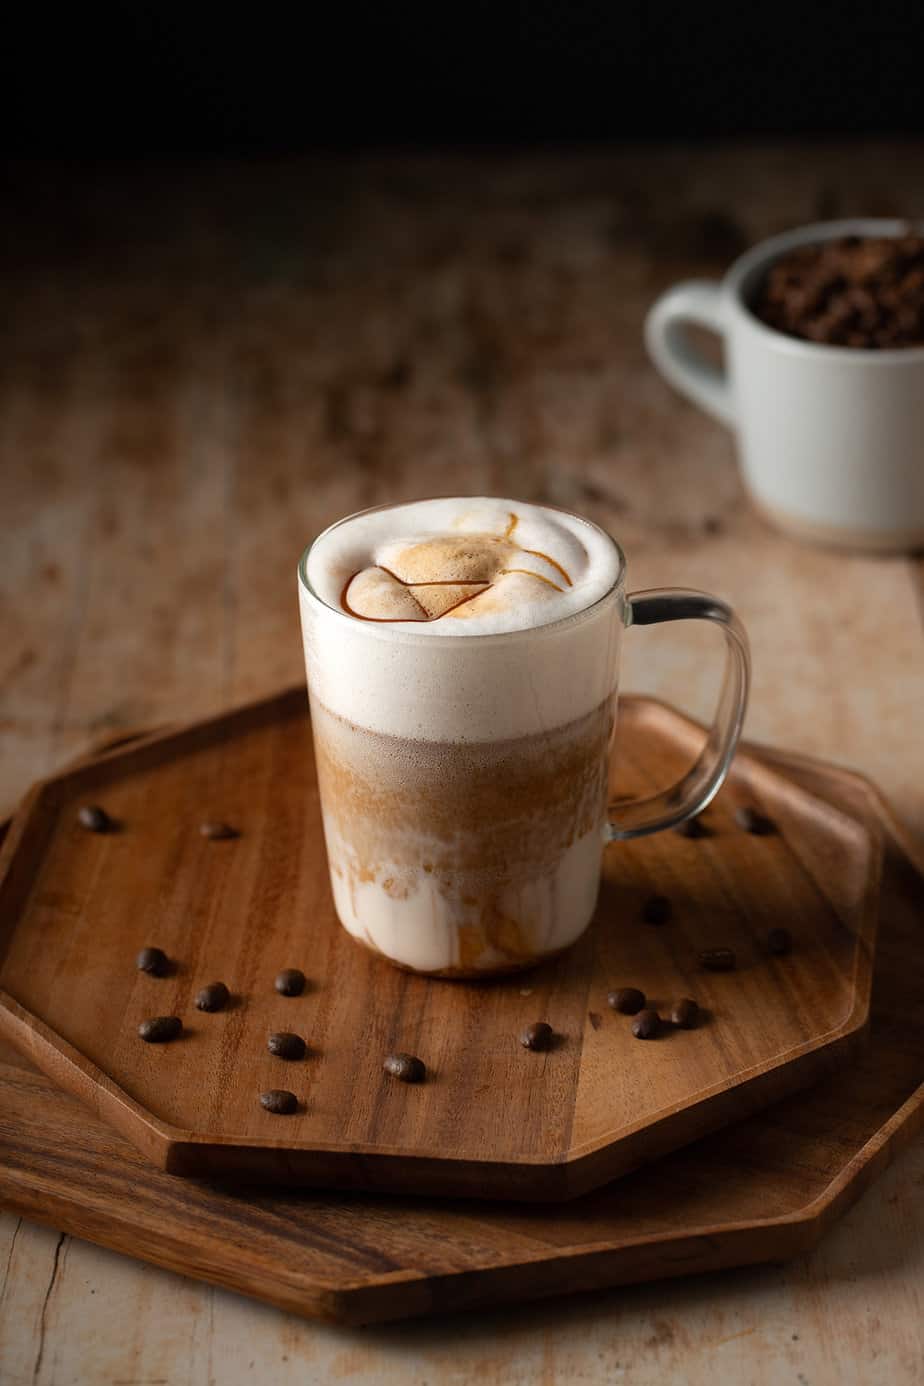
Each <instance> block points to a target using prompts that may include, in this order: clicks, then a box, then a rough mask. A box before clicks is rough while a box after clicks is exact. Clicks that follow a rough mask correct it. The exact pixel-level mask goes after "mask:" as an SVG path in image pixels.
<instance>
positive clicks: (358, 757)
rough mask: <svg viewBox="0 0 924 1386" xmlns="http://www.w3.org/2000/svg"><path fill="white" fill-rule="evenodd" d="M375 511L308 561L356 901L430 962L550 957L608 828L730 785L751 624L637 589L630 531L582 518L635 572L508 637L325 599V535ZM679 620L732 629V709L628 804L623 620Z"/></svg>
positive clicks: (335, 868) (312, 688)
mask: <svg viewBox="0 0 924 1386" xmlns="http://www.w3.org/2000/svg"><path fill="white" fill-rule="evenodd" d="M467 501H468V503H469V504H471V503H472V500H471V498H467ZM465 503H466V501H465V500H460V502H459V504H460V505H464V504H465ZM418 504H419V503H418ZM510 504H511V505H513V504H514V502H510ZM377 509H378V510H379V511H380V512H382V511H388V510H391V509H394V510H395V511H396V512H397V511H399V510H400V509H401V507H400V506H394V507H388V506H384V507H377ZM542 509H543V510H549V511H550V513H551V515H552V516H554V515H555V514H556V513H557V512H555V511H554V510H552V509H551V508H550V507H542ZM372 513H373V512H369V511H363V512H361V514H362V515H363V516H367V515H370V514H372ZM358 518H359V516H356V515H354V516H349V517H348V518H346V519H344V520H341V521H339V522H338V523H337V524H336V525H332V526H331V527H330V529H328V530H325V532H324V534H322V535H321V536H319V538H318V539H317V540H315V542H314V544H313V545H311V546H310V547H309V548H308V549H307V550H306V552H305V553H304V554H303V556H302V559H301V561H300V563H299V570H298V572H299V584H298V585H299V603H300V610H301V621H302V632H303V637H304V646H305V663H306V670H307V677H308V693H309V701H310V706H311V720H312V729H313V734H314V744H315V755H316V762H317V771H318V784H319V789H320V796H321V810H322V816H323V821H324V834H325V840H326V844H327V855H328V864H329V867H330V873H331V885H332V889H333V896H334V904H335V907H336V910H337V915H338V917H339V919H340V922H341V923H342V924H343V926H344V928H345V929H346V930H347V931H348V932H349V933H350V934H351V935H352V936H353V937H354V938H355V939H356V940H357V941H358V942H360V943H362V944H365V945H366V946H367V947H368V948H371V949H372V950H374V951H375V952H377V953H379V954H381V955H383V956H384V957H386V958H388V959H389V960H390V961H391V962H393V963H395V964H397V965H398V966H400V967H404V968H407V969H410V970H411V971H414V972H419V973H424V974H428V975H432V976H446V977H451V976H455V977H483V976H489V975H491V974H494V973H502V972H508V971H515V970H519V969H522V968H525V967H530V966H533V965H534V964H536V963H538V962H541V961H542V960H543V959H545V958H548V957H551V956H553V955H555V954H556V953H559V952H561V951H562V950H563V949H565V948H567V947H568V946H569V945H570V944H572V943H573V942H574V941H575V940H576V939H577V938H579V937H580V935H581V934H582V933H583V932H584V930H585V929H586V928H587V926H588V924H589V923H590V920H591V917H592V915H593V913H594V909H595V906H596V900H597V894H598V891H599V885H600V876H601V867H602V854H603V849H604V847H605V846H606V844H607V843H610V842H616V841H625V840H627V839H629V838H634V837H640V836H643V835H645V834H648V833H655V832H660V831H661V830H662V829H665V828H672V827H676V825H677V824H679V823H681V822H683V821H684V819H686V818H689V817H691V816H692V815H693V814H695V813H698V812H699V811H700V810H702V809H703V808H704V807H705V806H706V805H707V804H708V803H709V802H710V800H711V799H712V798H713V796H714V795H715V793H716V792H717V790H718V789H719V787H720V786H721V784H722V782H723V780H724V779H725V776H726V773H727V771H728V766H729V764H730V762H731V759H732V756H733V755H734V751H735V747H736V745H737V741H738V736H739V733H740V730H741V724H742V721H743V718H744V713H745V708H746V705H747V696H748V685H749V654H748V643H747V636H746V634H745V632H744V629H743V627H742V626H741V624H740V622H739V621H738V619H737V617H736V616H735V615H734V613H733V612H732V610H731V609H730V608H729V607H728V606H727V605H726V604H725V603H724V602H723V601H721V600H719V598H717V597H712V596H708V595H706V594H705V593H701V592H693V591H687V590H684V589H660V590H654V591H648V592H639V593H634V594H630V595H627V594H626V591H625V573H626V564H625V558H624V556H623V554H622V551H621V550H620V548H619V546H618V545H617V544H616V543H615V542H614V541H613V540H612V539H611V538H610V537H609V536H608V535H604V534H603V531H602V530H599V529H598V527H597V526H595V525H591V523H590V521H587V520H582V519H580V517H570V518H571V519H572V521H573V522H576V523H577V524H578V525H587V526H589V528H590V529H592V530H593V531H595V533H596V535H597V536H602V537H603V539H604V541H605V543H606V544H607V545H611V546H612V548H611V556H612V559H613V560H614V568H615V572H616V577H615V580H614V581H613V583H612V585H611V586H610V587H609V590H608V591H606V592H605V594H604V595H603V596H602V597H600V598H598V599H597V600H595V601H593V602H592V604H590V605H588V606H587V607H585V608H584V609H583V610H578V611H576V612H573V613H571V614H569V615H566V616H564V617H563V618H561V619H559V620H556V621H553V622H551V623H549V624H545V625H535V626H531V627H529V628H527V629H520V630H513V631H505V632H502V633H499V634H472V635H468V634H462V635H458V634H456V635H440V634H437V633H435V632H433V631H430V632H428V633H426V634H421V633H419V632H416V631H414V630H413V629H409V623H408V622H406V621H401V622H400V623H399V624H395V623H393V622H389V621H376V620H368V619H363V618H361V617H357V616H355V615H351V614H349V612H348V611H347V609H346V608H345V607H344V606H343V605H342V603H341V604H338V605H337V606H334V605H333V604H332V603H330V602H328V601H325V600H323V599H322V598H321V597H320V596H319V595H318V593H317V591H315V590H314V589H313V588H312V585H311V583H310V582H309V577H308V570H309V559H310V556H311V554H312V553H313V552H314V551H315V550H316V549H317V546H318V545H321V544H323V543H324V541H325V540H326V539H327V538H328V536H331V535H333V534H334V532H335V531H340V530H341V529H342V527H345V526H349V525H350V524H351V523H353V522H354V521H355V520H357V519H358ZM339 537H340V538H342V537H343V536H342V535H341V536H339ZM594 542H595V543H596V542H598V541H597V540H595V541H594ZM677 620H703V621H713V622H715V623H716V624H717V625H719V626H720V627H721V629H722V631H723V633H724V635H725V639H726V652H727V653H726V669H725V678H724V682H723V686H722V690H721V693H720V696H719V703H718V709H717V712H716V716H715V721H714V722H713V725H712V727H711V729H710V731H709V734H708V736H707V739H706V743H705V745H704V747H703V749H702V752H701V754H700V756H699V759H698V760H697V761H696V762H695V764H694V765H693V766H692V767H691V769H690V770H689V771H688V772H687V774H685V775H684V776H683V778H682V779H681V780H680V781H678V783H677V784H674V785H672V786H670V787H669V788H667V789H664V790H662V791H661V792H660V793H658V794H655V795H653V796H651V797H649V798H645V799H640V800H636V801H633V802H630V803H622V804H620V805H619V808H618V813H617V814H616V815H615V816H614V815H613V814H612V813H608V807H607V805H608V793H607V789H608V782H609V761H610V752H611V749H612V738H613V731H614V726H615V717H616V696H617V682H618V673H619V653H620V644H621V639H622V634H623V631H624V630H625V629H626V628H627V627H629V626H647V625H654V624H656V623H660V622H662V621H677Z"/></svg>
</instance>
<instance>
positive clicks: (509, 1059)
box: [0, 689, 881, 1199]
mask: <svg viewBox="0 0 924 1386" xmlns="http://www.w3.org/2000/svg"><path fill="white" fill-rule="evenodd" d="M703 736H704V733H703V732H702V731H701V730H700V729H699V728H697V727H696V726H695V725H694V724H692V723H690V722H687V721H686V720H685V719H684V718H682V717H680V716H679V715H678V714H676V713H675V712H673V711H672V710H671V709H669V708H668V707H666V706H665V705H663V704H656V703H652V702H650V701H648V700H638V699H635V700H633V699H628V700H626V701H625V702H624V703H623V705H622V707H621V708H620V714H619V726H618V734H617V744H616V748H615V752H614V757H613V763H612V774H611V781H612V788H613V792H614V793H615V794H618V795H619V796H620V797H625V796H643V795H646V794H649V793H651V792H653V791H655V790H656V789H657V788H658V787H660V786H663V785H666V784H670V783H673V782H675V781H676V780H677V779H678V778H679V777H680V776H681V775H682V773H683V772H684V770H685V768H686V767H687V766H688V765H689V764H691V763H692V761H693V759H694V758H695V756H696V754H697V753H698V751H699V749H700V747H701V744H702V740H703ZM830 774H831V780H832V783H831V785H830V786H829V791H830V792H829V793H828V794H827V795H826V796H825V797H824V798H819V797H818V796H815V795H808V794H804V793H802V792H801V791H799V789H798V788H797V787H796V786H794V785H793V783H792V782H791V781H790V780H787V779H785V778H783V777H780V776H778V775H776V774H775V773H774V772H773V771H770V770H768V769H767V768H766V767H765V766H762V765H761V764H760V763H759V762H757V761H754V760H753V759H752V758H750V757H749V756H747V755H746V754H743V753H742V754H739V756H738V757H737V758H736V761H735V764H734V767H733V771H732V774H731V776H730V780H729V783H728V785H727V787H726V788H725V789H723V791H722V792H721V793H720V795H719V797H718V800H717V801H716V803H715V804H714V805H713V806H712V807H711V808H710V810H709V812H708V813H707V814H706V815H704V817H703V819H702V820H701V821H702V822H703V824H704V825H705V828H704V831H705V832H706V833H707V834H708V835H707V836H703V837H701V838H697V839H690V838H687V837H684V836H682V835H680V834H679V833H662V834H660V835H656V836H653V837H648V838H642V839H639V840H637V841H635V842H630V843H620V844H613V845H612V846H611V847H609V848H608V849H607V850H606V852H605V853H602V852H601V857H602V870H603V880H602V884H601V891H600V903H599V906H598V908H597V911H596V913H595V916H594V919H593V921H592V923H591V926H590V928H589V929H588V931H587V932H586V934H585V935H584V936H583V938H581V939H580V940H579V942H578V943H577V944H576V945H575V946H574V947H573V948H571V949H569V950H568V952H567V953H566V954H565V955H564V956H563V957H562V958H560V959H556V960H555V961H553V962H549V963H546V964H544V965H543V966H541V967H539V968H535V969H533V970H532V971H531V972H529V973H528V974H519V975H516V976H514V977H512V978H505V979H497V980H493V981H486V982H478V983H463V982H458V983H447V982H444V981H439V980H436V981H434V980H433V979H427V978H422V977H415V976H409V975H408V974H406V973H405V972H402V971H399V970H398V969H397V968H395V967H392V966H391V965H390V964H389V963H388V962H386V961H385V960H384V959H382V958H378V957H376V956H374V955H372V954H370V953H369V952H367V951H365V950H361V949H359V948H357V946H356V945H355V943H354V942H353V941H352V940H351V939H350V937H349V935H348V934H346V932H345V931H344V930H343V929H342V928H341V927H340V926H339V924H338V921H337V918H336V915H335V913H334V910H333V903H332V900H331V896H330V890H329V886H328V874H327V862H326V857H325V853H324V840H323V833H322V827H321V820H320V810H319V800H318V790H317V783H316V779H315V771H314V758H313V754H312V745H311V735H310V730H309V726H308V717H307V704H306V698H305V695H304V693H303V691H302V690H300V689H295V690H292V691H289V692H286V693H283V694H281V695H279V696H278V697H276V698H273V699H269V700H262V701H260V702H257V703H255V704H252V705H250V706H248V707H245V708H243V709H241V710H240V711H238V712H235V713H231V714H227V715H226V716H224V717H222V718H218V719H211V720H207V721H205V722H201V723H198V724H195V725H193V726H191V727H189V728H186V729H184V730H181V731H175V732H168V733H166V734H164V735H161V736H159V737H154V738H148V739H144V740H142V741H141V742H139V743H136V744H132V745H129V746H123V747H121V748H117V749H115V750H112V751H110V752H108V753H105V754H104V755H102V756H101V757H99V758H98V759H97V760H94V761H89V762H88V761H84V762H82V763H81V764H80V765H79V766H78V767H76V768H75V769H72V770H70V771H67V772H65V773H64V774H63V775H61V776H57V777H55V778H52V779H50V780H47V781H46V782H45V783H44V785H43V786H41V787H39V788H38V789H37V790H35V791H34V792H33V793H32V794H31V795H30V796H29V798H28V800H27V802H26V804H25V805H24V807H23V809H22V810H21V812H20V813H19V814H18V815H17V816H16V818H15V819H14V821H13V824H12V827H11V829H10V832H9V835H8V838H7V841H6V843H5V844H4V848H3V853H2V858H0V921H2V934H0V958H2V960H0V988H2V990H0V1033H3V1034H5V1035H6V1036H7V1037H8V1038H9V1039H11V1040H12V1041H13V1042H14V1043H15V1044H17V1045H18V1046H19V1047H20V1048H21V1049H22V1050H23V1051H24V1052H25V1053H26V1054H28V1055H29V1056H30V1057H32V1058H34V1060H35V1062H36V1063H38V1064H39V1066H40V1067H41V1068H43V1069H44V1071H45V1072H47V1073H48V1074H49V1076H51V1077H52V1078H53V1079H54V1080H55V1081H57V1082H58V1083H60V1084H62V1085H63V1086H65V1087H66V1088H67V1089H68V1090H70V1091H72V1092H74V1093H75V1094H76V1095H77V1096H79V1097H82V1098H83V1099H84V1100H85V1101H87V1102H88V1103H89V1104H90V1106H91V1107H92V1109H93V1110H94V1111H96V1112H97V1113H98V1114H99V1115H100V1116H102V1117H103V1118H104V1119H105V1120H107V1121H109V1122H111V1123H112V1124H113V1125H114V1126H115V1128H116V1129H117V1130H118V1131H120V1132H121V1133H122V1134H124V1135H126V1136H127V1137H128V1138H129V1139H130V1140H131V1141H133V1142H134V1143H135V1144H136V1145H137V1146H138V1148H139V1149H140V1150H141V1151H142V1152H143V1153H144V1154H146V1155H147V1156H148V1158H149V1159H151V1160H152V1161H154V1162H155V1163H156V1164H157V1165H159V1166H160V1167H161V1168H163V1169H166V1170H168V1171H169V1172H171V1173H174V1174H186V1175H199V1176H204V1175H224V1176H228V1175H232V1176H235V1177H243V1178H247V1179H255V1180H261V1179H262V1180H266V1181H267V1182H269V1183H297V1184H303V1185H308V1186H314V1187H318V1186H320V1187H325V1186H334V1187H338V1188H367V1189H380V1190H381V1189H390V1190H394V1191H398V1192H405V1193H407V1192H411V1193H417V1194H424V1193H427V1194H443V1195H447V1196H451V1197H479V1198H501V1199H504V1198H517V1199H562V1198H571V1197H574V1196H576V1195H578V1194H581V1193H585V1192H587V1191H588V1190H589V1189H593V1188H598V1187H600V1185H602V1184H604V1183H606V1182H607V1181H608V1180H610V1179H613V1178H617V1177H618V1176H620V1175H622V1174H625V1173H626V1171H627V1170H630V1169H634V1168H636V1167H637V1166H639V1165H640V1164H642V1163H644V1162H646V1161H648V1160H650V1159H652V1158H655V1157H657V1156H658V1155H662V1154H663V1153H664V1152H665V1151H667V1150H671V1149H674V1148H676V1147H677V1146H678V1145H682V1144H685V1143H686V1142H688V1141H690V1140H695V1139H696V1138H697V1137H699V1136H701V1135H703V1134H704V1133H705V1132H707V1131H711V1130H714V1129H715V1128H716V1127H718V1126H721V1125H723V1124H724V1123H726V1122H727V1121H729V1120H737V1119H740V1118H741V1117H743V1116H745V1115H747V1114H748V1113H750V1112H752V1111H754V1110H756V1109H757V1108H759V1107H761V1106H765V1105H766V1104H767V1103H768V1102H773V1101H776V1100H777V1099H778V1098H780V1097H781V1096H784V1095H786V1094H787V1093H789V1092H792V1091H795V1090H796V1089H798V1088H801V1087H805V1086H808V1085H809V1084H810V1083H812V1082H814V1081H817V1079H818V1078H819V1077H820V1076H821V1075H823V1074H826V1073H829V1072H830V1071H832V1069H833V1068H835V1067H836V1066H842V1065H843V1064H844V1063H845V1062H849V1061H850V1060H851V1058H852V1057H853V1056H854V1055H855V1054H856V1053H857V1052H858V1051H859V1049H860V1047H861V1042H862V1040H863V1038H864V1035H865V1030H866V1025H867V1020H868V1014H869V992H870V985H871V979H872V959H873V948H874V941H875V932H876V924H877V921H878V918H879V898H878V896H879V877H880V869H881V861H880V856H881V844H880V840H879V839H880V834H879V830H878V825H877V823H876V822H875V820H872V819H870V817H869V815H865V816H864V815H860V816H859V817H853V816H851V815H850V813H849V812H844V811H842V810H840V809H839V808H838V807H837V805H836V804H834V805H832V804H831V803H830V802H829V801H830V800H831V799H832V798H836V785H837V780H838V776H839V772H837V771H836V770H832V771H831V772H830ZM842 778H845V779H846V778H849V777H847V776H842ZM87 803H93V804H102V805H103V806H104V808H105V810H106V812H107V813H108V814H109V816H110V818H111V820H112V822H113V824H114V825H115V830H114V831H110V832H103V833H91V832H87V831H86V829H85V828H83V827H82V826H81V824H80V822H79V818H78V810H79V808H80V807H81V805H85V804H87ZM742 806H749V807H752V808H755V809H757V810H759V811H760V812H762V813H764V814H767V815H769V816H770V818H771V820H772V823H773V824H774V825H775V828H776V830H775V831H773V832H771V833H770V834H768V835H755V834H752V833H748V832H745V831H744V830H743V829H742V828H741V827H740V826H739V825H738V824H737V823H736V821H735V812H736V810H737V809H739V808H741V807H742ZM216 819H217V820H219V821H223V822H226V823H228V824H230V825H232V827H233V828H234V830H235V832H236V833H237V836H235V837H233V838H228V839H227V840H218V841H214V840H209V839H207V838H205V837H203V836H202V834H201V833H200V831H199V826H200V824H201V822H203V821H209V820H212V821H214V820H216ZM656 894H661V895H663V896H666V898H667V899H668V900H670V902H671V905H672V909H673V915H672V918H671V919H670V920H669V921H668V922H666V923H662V924H660V925H655V924H650V923H645V922H644V909H645V904H646V901H647V900H649V899H650V898H651V897H652V896H653V895H656ZM782 920H785V921H786V923H787V926H788V927H789V928H790V930H791V932H792V935H793V939H794V947H793V951H792V953H791V954H789V955H788V956H786V957H782V958H779V957H773V956H772V955H771V954H770V952H769V949H768V946H767V935H768V933H769V931H770V929H772V928H773V927H775V926H776V925H778V924H779V922H780V921H782ZM151 944H154V945H156V946H157V947H160V948H162V949H163V950H164V951H165V952H166V954H167V957H168V958H169V959H171V960H172V964H173V965H172V972H171V975H168V976H164V977H151V976H149V975H148V974H146V973H144V972H140V971H138V970H137V969H136V967H135V958H136V956H137V954H138V953H139V951H140V950H141V949H142V948H144V947H145V946H148V945H151ZM719 946H721V947H725V948H731V949H732V950H734V952H735V954H736V957H737V959H738V963H737V966H736V968H735V970H734V971H733V972H719V973H717V972H710V971H706V970H705V969H703V968H702V967H701V966H699V963H698V958H699V954H700V952H701V950H703V949H708V948H715V947H719ZM284 966H287V967H291V966H297V967H300V968H301V969H302V970H303V971H304V972H305V973H306V975H307V976H308V977H309V979H310V982H309V986H308V987H307V988H306V992H305V994H304V995H303V996H301V997H281V996H280V995H279V994H278V993H277V992H276V991H275V989H274V987H273V978H274V976H275V975H276V973H277V972H278V971H279V970H280V969H281V968H282V967H284ZM216 979H220V980H222V981H224V982H225V983H226V985H227V986H228V987H229V988H230V991H231V998H232V999H231V1002H230V1003H229V1005H228V1007H227V1008H226V1009H225V1010H223V1011H222V1012H220V1013H216V1014H206V1013H204V1012H201V1011H197V1010H196V1009H195V1006H194V998H195V996H196V993H197V992H198V991H199V989H200V988H201V987H202V986H204V985H206V984H207V983H208V982H210V981H214V980H216ZM627 985H632V986H638V987H640V988H641V989H642V990H643V992H644V993H645V995H646V996H647V998H648V999H649V1003H650V1004H651V1005H653V1006H656V1007H658V1008H660V1011H661V1013H662V1014H663V1016H664V1019H665V1026H664V1030H663V1033H662V1034H661V1035H660V1036H659V1037H658V1038H657V1039H655V1040H652V1041H651V1042H648V1043H640V1042H639V1041H638V1040H636V1039H635V1038H634V1037H633V1035H632V1031H631V1022H630V1020H629V1019H628V1018H627V1017H625V1016H619V1015H617V1014H615V1013H614V1012H613V1011H612V1010H611V1009H610V1008H609V1007H608V1005H607V1003H606V997H607V993H608V992H609V991H611V990H613V989H616V988H618V987H620V986H627ZM683 996H693V997H694V998H695V999H696V1000H697V1002H698V1003H699V1005H700V1006H701V1007H702V1011H703V1020H702V1023H701V1024H700V1025H698V1026H697V1028H696V1029H695V1030H693V1031H689V1032H686V1031H682V1030H673V1029H672V1028H671V1027H670V1026H669V1024H667V1018H668V1016H669V1014H670V1009H671V1006H672V1005H673V1003H674V1002H675V1001H676V1000H677V999H679V998H680V997H683ZM152 1015H168V1016H178V1017H180V1018H182V1022H183V1033H182V1035H181V1036H180V1038H179V1039H178V1040H176V1041H174V1042H173V1043H170V1044H163V1045H157V1046H153V1045H146V1044H144V1043H143V1042H142V1041H141V1039H140V1038H139V1035H138V1026H139V1024H140V1023H141V1022H142V1021H144V1020H145V1019H148V1018H150V1017H151V1016H152ZM535 1019H542V1020H544V1021H547V1022H548V1023H550V1024H551V1026H552V1028H553V1031H554V1033H555V1037H556V1039H555V1044H554V1047H553V1049H552V1050H551V1052H549V1053H547V1054H532V1053H529V1052H528V1051H527V1050H525V1049H524V1048H523V1046H522V1045H521V1044H520V1042H519V1037H520V1035H521V1033H522V1032H523V1030H524V1029H525V1028H526V1026H527V1025H529V1024H530V1023H531V1021H533V1020H535ZM274 1031H294V1032H295V1033H297V1034H298V1035H300V1036H301V1037H302V1038H303V1039H305V1040H307V1044H308V1053H307V1056H305V1057H303V1058H300V1060H299V1061H298V1062H287V1061H285V1060H283V1059H279V1058H276V1057H274V1056H273V1055H271V1054H269V1053H268V1052H267V1037H268V1036H269V1035H270V1034H271V1033H273V1032H274ZM392 1052H410V1053H414V1054H418V1055H419V1056H420V1057H421V1058H423V1060H424V1062H425V1063H426V1065H427V1080H426V1082H425V1083H422V1084H419V1085H414V1086H408V1085H406V1084H401V1083H396V1082H395V1081H394V1080H391V1079H389V1077H388V1076H387V1075H386V1074H385V1073H384V1072H383V1068H382V1064H383V1059H384V1057H385V1056H386V1055H387V1054H388V1053H392ZM280 1087H281V1088H288V1089H291V1090H292V1091H293V1092H294V1093H295V1094H296V1096H297V1097H298V1099H299V1109H298V1111H297V1112H296V1113H295V1114H293V1115H291V1116H289V1117H287V1118H286V1119H285V1120H282V1119H280V1118H278V1117H274V1116H273V1115H271V1114H270V1113H268V1112H267V1111H265V1110H264V1108H263V1107H262V1106H261V1104H260V1102H259V1100H258V1099H259V1095H260V1093H261V1092H263V1091H265V1090H267V1089H270V1088H280Z"/></svg>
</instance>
